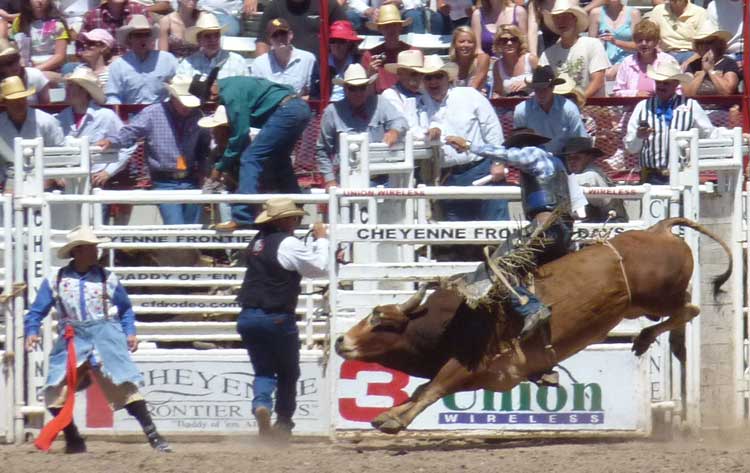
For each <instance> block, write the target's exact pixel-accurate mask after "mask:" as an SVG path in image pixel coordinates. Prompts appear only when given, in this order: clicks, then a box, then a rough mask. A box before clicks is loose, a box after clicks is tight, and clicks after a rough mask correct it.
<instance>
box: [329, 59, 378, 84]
mask: <svg viewBox="0 0 750 473" xmlns="http://www.w3.org/2000/svg"><path fill="white" fill-rule="evenodd" d="M377 78H378V75H377V74H373V75H371V76H369V77H368V76H367V71H365V68H364V67H362V65H360V64H357V63H354V64H352V65H351V66H349V67H347V68H346V71H344V78H343V79H338V78H337V79H333V83H334V84H336V85H353V86H355V87H357V86H360V85H368V84H372V83H373V82H375V80H376V79H377Z"/></svg>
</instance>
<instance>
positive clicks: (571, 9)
mask: <svg viewBox="0 0 750 473" xmlns="http://www.w3.org/2000/svg"><path fill="white" fill-rule="evenodd" d="M563 13H570V14H572V15H573V16H575V17H576V31H577V32H578V33H583V32H584V31H586V30H587V29H588V27H589V15H588V13H586V11H585V10H584V9H583V8H581V7H579V6H578V5H573V4H572V3H570V1H569V0H557V1H555V4H554V5H553V6H552V10H550V11H545V12H544V13H543V15H544V24H545V25H547V27H548V28H549V29H550V30H552V32H553V33H555V34H558V35H559V34H560V30H558V29H557V27H556V26H555V21H554V20H553V19H552V17H553V16H555V15H562V14H563Z"/></svg>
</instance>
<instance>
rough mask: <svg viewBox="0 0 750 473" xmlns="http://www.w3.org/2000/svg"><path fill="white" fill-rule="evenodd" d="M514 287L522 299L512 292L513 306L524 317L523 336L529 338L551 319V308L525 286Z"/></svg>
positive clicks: (511, 301) (511, 300)
mask: <svg viewBox="0 0 750 473" xmlns="http://www.w3.org/2000/svg"><path fill="white" fill-rule="evenodd" d="M514 289H515V290H516V292H517V293H518V294H519V295H520V296H521V299H519V298H518V297H516V295H515V294H512V295H511V296H510V303H511V308H512V310H513V311H514V312H515V313H516V314H518V315H520V316H521V317H523V328H522V329H521V338H528V337H529V336H531V335H532V334H534V332H535V331H536V330H537V329H538V328H539V327H541V326H542V325H543V324H545V323H546V322H547V321H549V318H550V315H551V313H550V311H549V308H548V307H547V306H546V305H544V304H543V303H542V301H540V300H539V298H538V297H536V295H534V294H533V293H532V292H531V291H529V290H528V289H526V288H525V287H523V286H516V287H514Z"/></svg>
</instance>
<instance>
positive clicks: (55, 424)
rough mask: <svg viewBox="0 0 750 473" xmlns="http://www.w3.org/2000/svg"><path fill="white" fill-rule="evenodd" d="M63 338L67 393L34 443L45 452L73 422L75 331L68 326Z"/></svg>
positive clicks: (76, 383) (76, 381)
mask: <svg viewBox="0 0 750 473" xmlns="http://www.w3.org/2000/svg"><path fill="white" fill-rule="evenodd" d="M63 336H64V337H65V340H67V342H68V362H67V364H66V371H65V377H66V379H67V388H68V391H67V393H66V395H65V404H63V407H62V409H60V413H59V414H58V415H56V416H55V417H54V418H53V419H52V420H51V421H49V422H48V423H47V425H45V426H44V427H43V428H42V430H41V432H39V437H37V439H36V440H35V441H34V446H36V448H38V449H39V450H43V451H45V452H46V451H47V450H49V448H50V447H51V446H52V442H54V440H55V438H56V437H57V434H59V433H60V431H61V430H63V429H64V428H65V427H67V426H68V425H70V423H71V422H73V407H74V406H75V402H76V387H77V385H78V369H77V366H76V365H77V361H76V344H75V331H74V330H73V326H72V325H70V324H68V325H67V326H66V327H65V334H64V335H63Z"/></svg>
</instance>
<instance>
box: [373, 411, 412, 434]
mask: <svg viewBox="0 0 750 473" xmlns="http://www.w3.org/2000/svg"><path fill="white" fill-rule="evenodd" d="M370 424H371V425H372V426H373V427H375V428H376V429H378V430H379V431H381V432H383V433H384V434H397V433H399V432H401V431H402V430H404V425H403V424H402V423H401V421H400V420H399V419H398V418H396V417H394V416H392V415H391V414H389V413H387V412H384V413H382V414H380V415H379V416H377V417H376V418H374V419H373V420H372V422H370Z"/></svg>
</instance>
